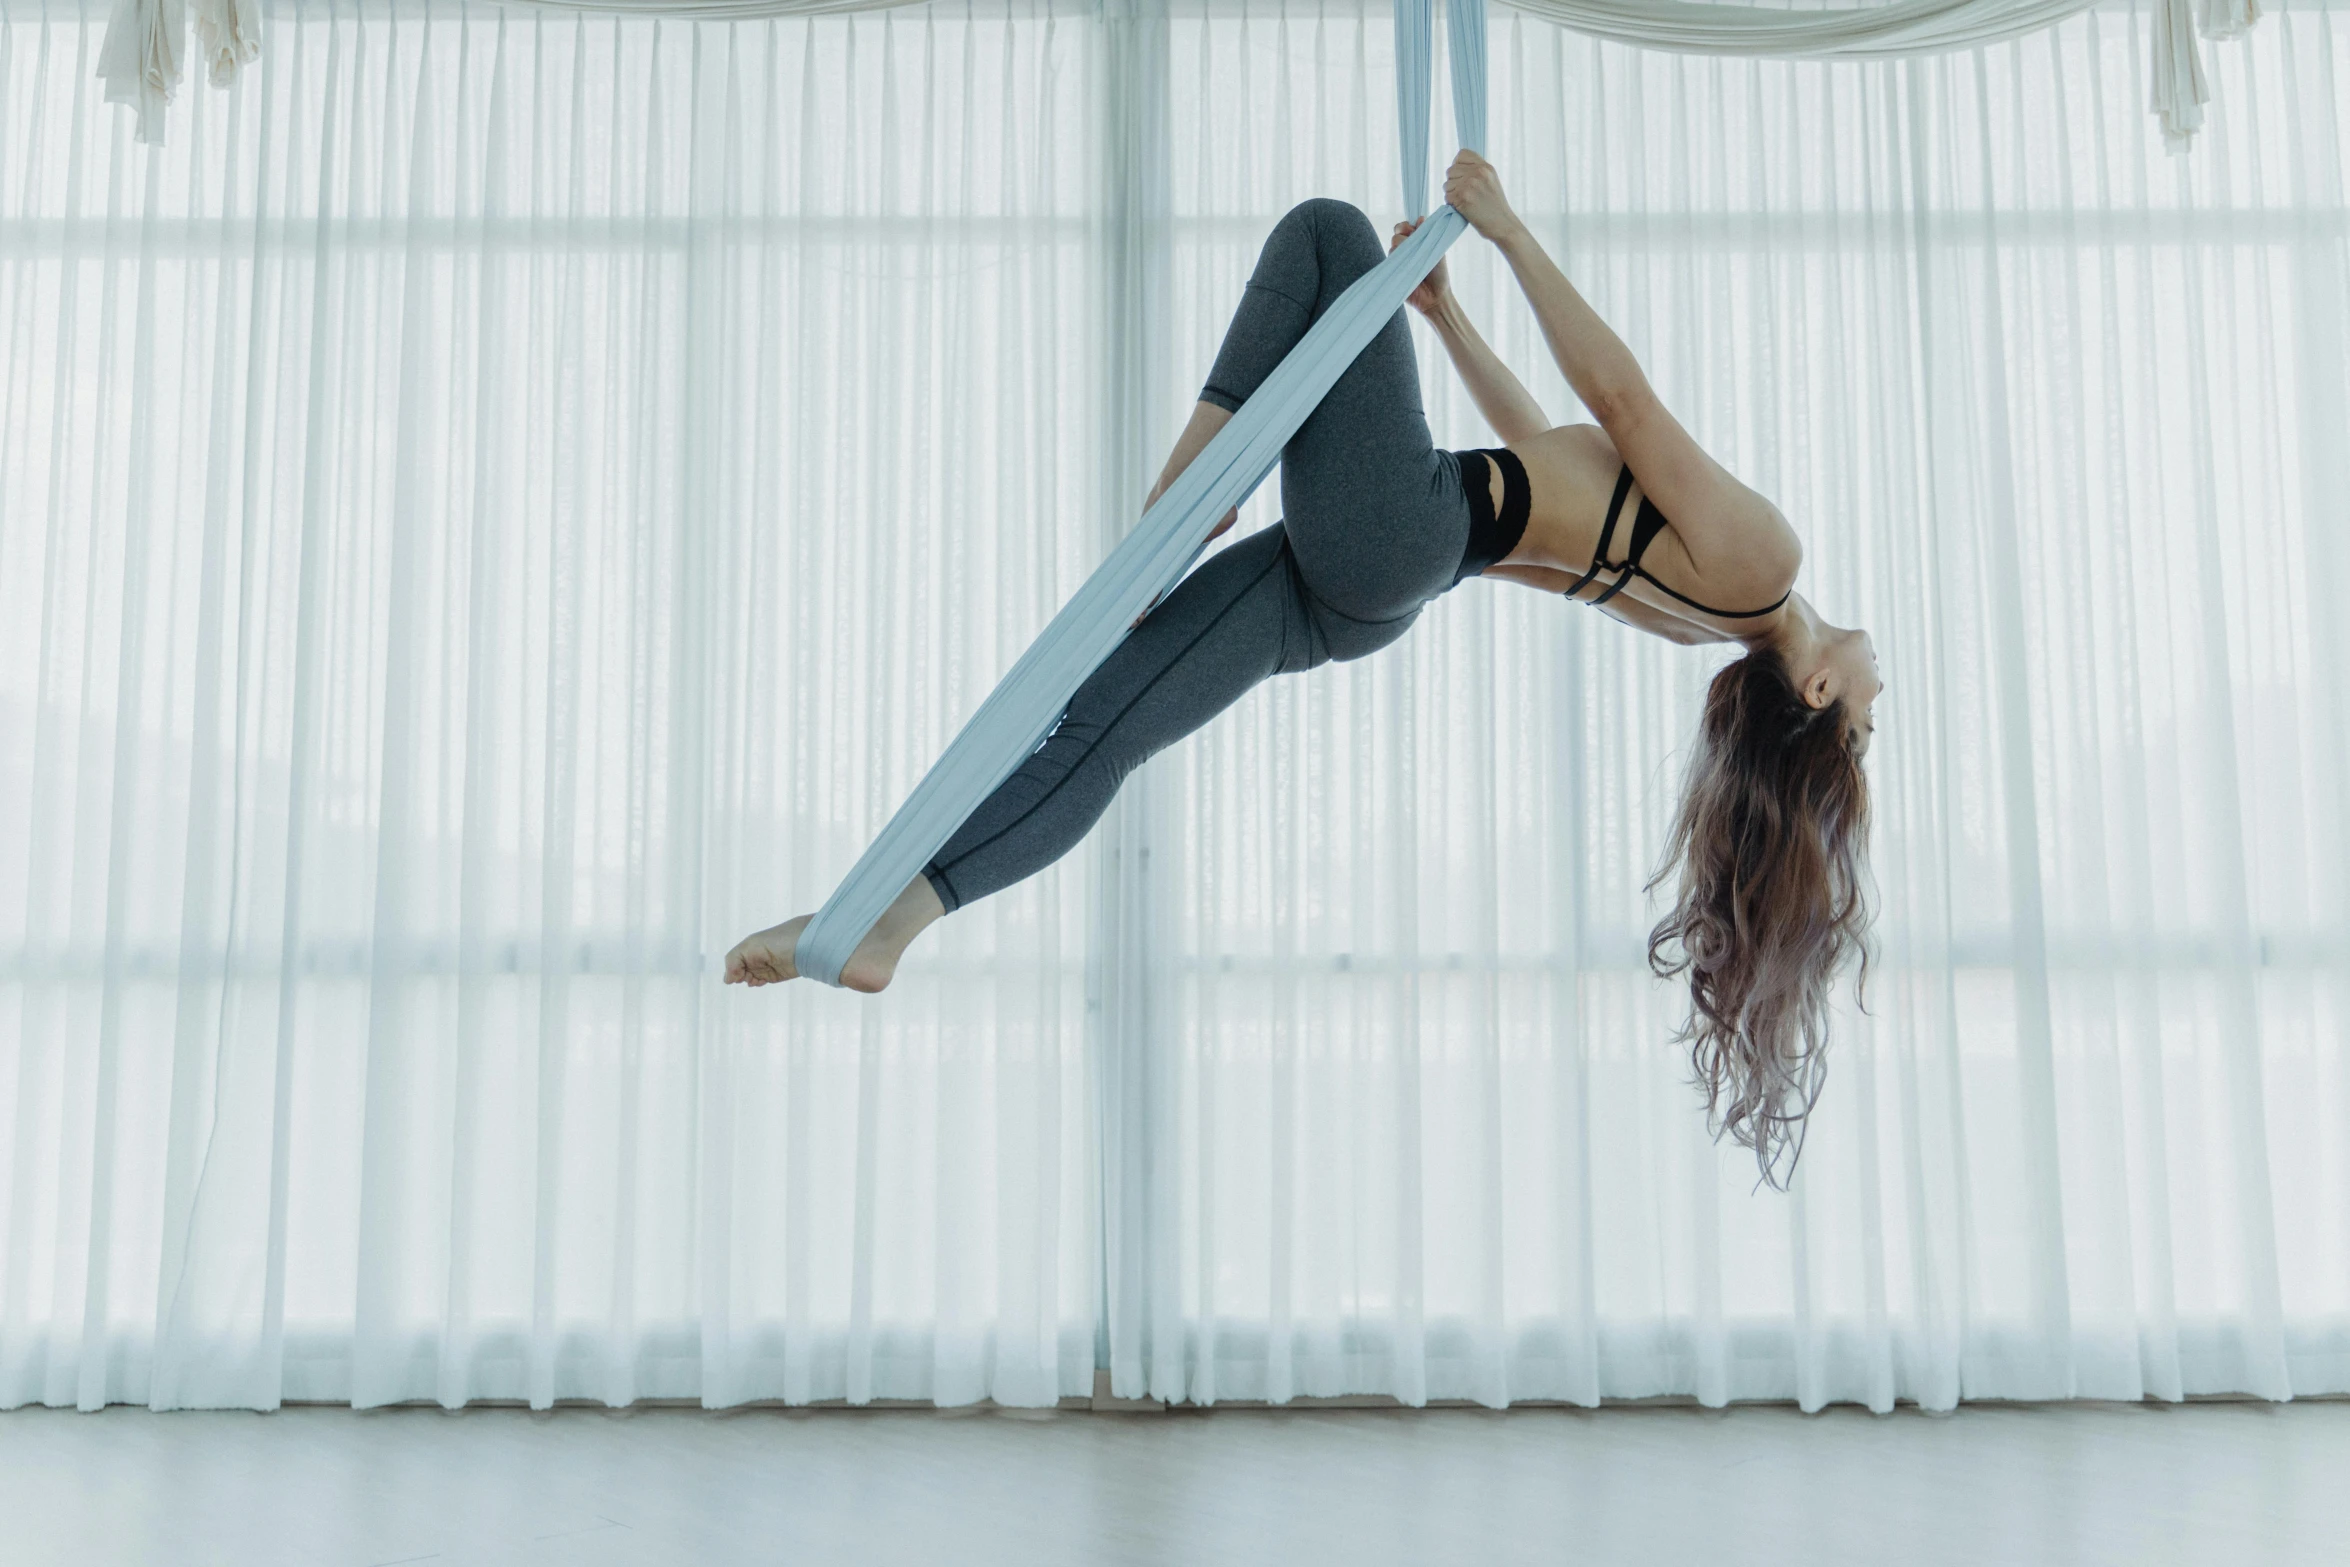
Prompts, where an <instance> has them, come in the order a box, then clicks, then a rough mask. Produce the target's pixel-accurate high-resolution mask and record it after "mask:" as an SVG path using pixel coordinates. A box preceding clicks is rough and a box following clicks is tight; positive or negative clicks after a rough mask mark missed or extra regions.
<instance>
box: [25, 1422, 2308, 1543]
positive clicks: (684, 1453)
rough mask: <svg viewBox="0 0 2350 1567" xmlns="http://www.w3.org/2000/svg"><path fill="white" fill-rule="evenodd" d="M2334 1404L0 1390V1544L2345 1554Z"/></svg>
mask: <svg viewBox="0 0 2350 1567" xmlns="http://www.w3.org/2000/svg"><path fill="white" fill-rule="evenodd" d="M2344 1474H2350V1402H2342V1401H2330V1400H2329V1401H2319V1402H2303V1403H2296V1404H2286V1405H2273V1404H2239V1403H2201V1404H2188V1405H2184V1406H2180V1405H2114V1404H2067V1405H1968V1406H1965V1407H1963V1408H1962V1409H1961V1410H1960V1411H1959V1412H1958V1413H1956V1414H1955V1415H1948V1416H1929V1415H1923V1414H1920V1413H1918V1412H1917V1411H1915V1410H1912V1409H1906V1408H1905V1409H1903V1410H1901V1411H1899V1412H1898V1413H1896V1414H1894V1415H1891V1416H1886V1417H1878V1416H1873V1415H1870V1414H1868V1413H1867V1412H1865V1411H1862V1410H1858V1409H1851V1408H1834V1409H1830V1410H1827V1411H1825V1412H1823V1413H1821V1414H1818V1415H1804V1414H1801V1413H1799V1412H1797V1411H1796V1410H1794V1409H1792V1408H1786V1407H1772V1406H1748V1407H1739V1408H1734V1409H1731V1410H1727V1411H1712V1410H1701V1409H1695V1408H1659V1407H1639V1408H1615V1407H1611V1408H1606V1409H1602V1410H1597V1411H1589V1410H1561V1409H1518V1410H1511V1411H1507V1412H1493V1411H1486V1410H1471V1409H1434V1410H1421V1411H1409V1410H1383V1409H1317V1410H1306V1411H1300V1410H1286V1411H1282V1410H1242V1409H1226V1410H1219V1411H1216V1412H1215V1413H1212V1414H1203V1413H1198V1412H1178V1413H1154V1414H1102V1413H1092V1412H1085V1411H1076V1410H1071V1411H1061V1412H1035V1413H1011V1412H1000V1411H993V1410H972V1411H963V1412H955V1411H928V1410H916V1411H897V1410H890V1411H874V1410H865V1411H842V1410H818V1411H805V1410H793V1411H786V1410H779V1409H748V1410H738V1411H732V1412H726V1413H709V1412H704V1411H700V1410H692V1409H674V1408H646V1409H637V1410H633V1411H627V1412H611V1411H601V1410H591V1409H572V1408H566V1409H561V1410H557V1411H555V1412H553V1413H551V1414H537V1415H534V1414H531V1413H529V1412H527V1411H522V1410H513V1409H473V1410H468V1411H466V1412H463V1413H460V1414H446V1413H442V1412H440V1411H438V1410H430V1409H396V1410H380V1411H375V1412H371V1413H354V1412H352V1411H350V1410H342V1409H325V1408H298V1409H289V1410H285V1411H281V1412H279V1413H277V1414H273V1415H253V1414H175V1415H155V1414H151V1413H148V1412H146V1411H144V1410H139V1409H119V1408H118V1409H109V1410H106V1411H104V1412H102V1413H99V1414H94V1415H82V1414H74V1413H71V1412H67V1411H58V1410H46V1409H23V1410H17V1411H15V1412H13V1413H9V1414H0V1561H5V1562H7V1563H9V1564H11V1567H51V1564H58V1567H63V1564H69V1563H70V1564H75V1567H82V1564H102V1567H116V1564H145V1563H171V1564H173V1567H198V1564H208V1563H220V1564H232V1563H233V1564H236V1567H265V1564H273V1563H302V1564H305V1567H341V1564H346V1563H347V1564H350V1567H383V1564H389V1563H396V1562H398V1563H407V1562H434V1563H516V1564H524V1563H532V1564H535V1563H578V1564H606V1563H611V1564H620V1563H629V1564H635V1563H694V1564H697V1567H732V1564H736V1563H752V1562H757V1563H786V1562H788V1563H801V1562H854V1563H859V1564H863V1563H899V1562H905V1563H914V1562H920V1563H924V1564H931V1563H955V1564H962V1563H999V1562H1001V1563H1033V1564H1048V1563H1049V1564H1059V1563H1086V1564H1097V1563H1126V1562H1146V1563H1156V1562H1168V1563H1177V1562H1180V1563H1193V1562H1212V1563H1255V1562H1265V1563H1273V1562H1279V1563H1284V1564H1287V1563H1309V1562H1315V1563H1318V1562H1330V1563H1340V1562H1344V1563H1368V1562H1412V1563H1451V1562H1462V1563H1479V1564H1484V1563H1515V1562H1574V1563H1612V1562H1625V1563H1635V1562H1636V1563H1640V1564H1643V1567H1678V1564H1682V1563H1700V1562H1703V1563H1708V1564H1712V1563H1719V1562H1726V1561H1727V1562H1736V1563H1738V1564H1740V1567H1754V1564H1762V1563H1781V1562H1784V1563H1796V1562H1801V1563H1805V1564H1808V1567H1819V1564H1824V1563H1846V1562H1851V1563H1860V1562H1867V1563H1872V1564H1875V1563H1901V1564H1931V1563H1954V1564H1955V1563H1965V1564H1967V1567H1977V1564H2000V1567H2006V1564H2026V1563H2042V1562H2046V1563H2065V1564H2068V1567H2086V1564H2100V1563H2113V1564H2116V1567H2120V1564H2125V1563H2126V1564H2129V1567H2154V1564H2160V1563H2170V1562H2180V1563H2185V1562H2194V1563H2199V1564H2208V1563H2222V1564H2232V1563H2239V1562H2240V1563H2247V1564H2250V1563H2259V1564H2263V1567H2266V1564H2277V1567H2286V1564H2301V1563H2311V1564H2320V1563H2332V1562H2343V1561H2350V1545H2346V1544H2345V1543H2344V1542H2345V1540H2346V1539H2350V1536H2346V1535H2345V1534H2344V1531H2343V1525H2342V1522H2341V1518H2340V1513H2339V1494H2340V1493H2339V1489H2338V1487H2339V1482H2340V1480H2341V1477H2342V1476H2343V1475H2344Z"/></svg>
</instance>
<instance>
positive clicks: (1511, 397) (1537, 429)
mask: <svg viewBox="0 0 2350 1567" xmlns="http://www.w3.org/2000/svg"><path fill="white" fill-rule="evenodd" d="M1427 316H1428V324H1429V325H1431V326H1433V327H1435V328H1436V335H1437V336H1438V337H1441V338H1443V339H1444V351H1445V352H1446V353H1448V354H1450V355H1451V356H1452V367H1453V369H1455V370H1456V371H1458V372H1460V377H1461V384H1462V385H1463V386H1466V387H1467V388H1468V389H1469V396H1470V397H1472V398H1474V399H1475V400H1476V403H1477V411H1478V412H1480V413H1482V414H1483V415H1485V422H1486V423H1487V424H1489V425H1491V426H1493V433H1494V434H1495V435H1498V436H1500V437H1501V444H1502V445H1504V446H1513V445H1515V444H1517V443H1518V442H1520V441H1526V440H1531V439H1533V438H1534V437H1535V436H1537V435H1540V434H1541V433H1542V432H1543V431H1545V430H1547V429H1549V428H1550V419H1549V417H1548V416H1547V415H1545V414H1544V413H1543V411H1542V405H1541V404H1540V403H1538V402H1536V401H1535V400H1534V394H1533V393H1531V392H1529V391H1527V390H1526V387H1525V383H1524V382H1522V381H1520V380H1519V379H1518V378H1517V376H1516V375H1514V374H1513V373H1511V370H1510V367H1509V366H1508V365H1505V364H1503V363H1502V362H1501V357H1500V356H1499V355H1498V354H1496V353H1494V351H1493V350H1492V349H1491V348H1490V347H1488V346H1487V345H1486V342H1485V339H1484V338H1483V337H1482V336H1480V335H1479V334H1478V331H1477V324H1476V323H1475V322H1474V321H1471V320H1470V319H1469V313H1468V312H1467V311H1466V310H1464V309H1462V308H1461V302H1460V299H1459V298H1458V296H1456V295H1455V294H1454V293H1453V292H1452V291H1451V290H1450V289H1447V290H1445V292H1444V296H1443V298H1441V299H1439V300H1438V301H1437V302H1436V308H1435V309H1433V310H1430V311H1428V312H1427Z"/></svg>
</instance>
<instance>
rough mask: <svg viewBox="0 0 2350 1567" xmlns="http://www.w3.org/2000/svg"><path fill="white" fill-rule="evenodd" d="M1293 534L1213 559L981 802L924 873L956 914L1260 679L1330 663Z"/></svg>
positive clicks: (1032, 867)
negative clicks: (1303, 591)
mask: <svg viewBox="0 0 2350 1567" xmlns="http://www.w3.org/2000/svg"><path fill="white" fill-rule="evenodd" d="M1298 594H1299V585H1298V580H1297V568H1296V563H1295V562H1294V561H1293V560H1292V558H1291V556H1290V553H1289V541H1288V537H1287V535H1286V534H1285V533H1284V532H1283V530H1282V529H1280V528H1277V527H1275V528H1265V529H1261V530H1260V531H1258V532H1256V533H1253V534H1250V535H1249V536H1248V537H1247V538H1245V539H1243V540H1241V541H1240V542H1239V543H1238V544H1235V545H1233V546H1232V547H1231V548H1229V549H1226V550H1223V551H1221V552H1219V553H1217V554H1215V555H1211V556H1209V557H1208V559H1207V560H1205V561H1204V562H1202V563H1201V564H1200V566H1199V568H1198V569H1197V570H1195V571H1193V572H1192V573H1191V575H1189V576H1187V577H1185V578H1184V579H1183V580H1182V581H1181V582H1179V583H1177V584H1176V585H1175V589H1174V591H1173V592H1171V593H1169V594H1168V595H1167V597H1166V599H1165V601H1164V602H1162V603H1161V604H1160V605H1159V607H1158V608H1156V609H1154V610H1152V611H1151V612H1150V614H1149V615H1147V616H1145V617H1144V618H1143V622H1142V624H1141V625H1139V626H1137V627H1136V628H1135V629H1134V630H1133V631H1132V632H1130V633H1128V635H1127V637H1126V640H1125V641H1124V642H1121V643H1120V644H1119V645H1118V649H1117V651H1116V652H1114V653H1112V654H1111V655H1110V656H1109V657H1108V658H1106V659H1104V660H1103V661H1102V664H1101V667H1100V668H1098V669H1096V670H1095V671H1094V672H1093V673H1092V674H1091V675H1089V676H1087V677H1086V680H1085V683H1084V684H1083V685H1081V686H1079V687H1078V688H1077V694H1076V695H1075V696H1074V697H1072V698H1070V701H1069V706H1068V709H1067V710H1066V711H1065V712H1064V713H1063V714H1062V715H1061V721H1060V723H1059V724H1058V725H1057V726H1056V727H1055V728H1054V730H1053V732H1052V734H1051V735H1049V736H1047V737H1046V739H1045V742H1044V744H1043V745H1042V746H1040V747H1038V748H1037V750H1036V751H1035V752H1034V753H1033V754H1032V755H1030V756H1029V757H1028V759H1027V760H1026V761H1024V762H1022V763H1021V764H1020V766H1019V768H1018V769H1017V770H1016V771H1014V772H1013V773H1012V775H1011V776H1010V777H1009V778H1006V779H1005V780H1004V781H1003V783H1002V784H1000V785H998V786H997V788H996V791H995V792H994V793H993V794H991V795H989V796H988V797H987V799H986V800H985V801H983V802H981V804H980V806H979V809H977V810H976V811H973V812H972V813H971V816H970V818H969V819H968V820H966V821H965V822H964V823H963V825H962V826H961V827H960V828H958V829H957V830H956V832H955V835H954V837H952V838H950V839H948V840H947V842H946V846H945V847H944V848H942V849H940V850H939V851H938V854H937V856H936V857H935V858H933V859H932V860H931V862H930V864H929V865H928V866H927V867H926V868H925V870H924V874H925V875H926V876H927V877H928V878H929V880H930V885H931V886H932V888H933V889H935V890H936V892H937V893H938V897H939V901H940V903H941V904H943V905H944V906H945V907H946V908H947V909H948V910H949V911H952V910H954V909H957V908H960V907H961V906H962V905H964V904H966V903H969V902H971V901H972V900H973V899H975V898H982V897H985V896H986V895H987V894H989V893H991V892H995V891H997V890H998V889H1000V888H1003V887H1008V886H1010V885H1012V883H1014V882H1016V881H1021V880H1023V879H1025V878H1027V877H1030V876H1033V875H1035V874H1036V873H1037V872H1038V871H1040V870H1043V869H1044V868H1045V867H1046V866H1047V865H1050V864H1051V863H1052V862H1053V861H1055V860H1057V859H1059V858H1060V857H1061V856H1062V855H1064V854H1066V853H1068V852H1069V850H1070V849H1072V848H1074V847H1075V846H1076V845H1077V842H1078V840H1079V839H1081V838H1083V837H1084V836H1085V835H1086V833H1087V832H1089V831H1091V830H1092V828H1093V824H1094V823H1095V822H1096V821H1099V820H1100V819H1101V814H1102V812H1103V811H1105V810H1107V809H1108V808H1109V804H1110V799H1111V797H1112V796H1114V795H1115V794H1116V793H1117V792H1118V786H1119V785H1120V784H1122V783H1124V782H1125V781H1126V775H1127V774H1129V773H1131V772H1133V771H1134V769H1135V768H1137V767H1139V766H1141V765H1142V764H1143V763H1144V762H1145V761H1147V760H1149V759H1150V758H1151V757H1153V756H1156V755H1157V754H1158V753H1159V752H1160V751H1162V750H1164V749H1166V748H1167V747H1168V746H1170V745H1172V744H1174V743H1175V742H1176V741H1177V740H1180V739H1182V738H1183V737H1184V736H1185V735H1187V734H1190V733H1191V732H1192V731H1193V730H1195V729H1197V728H1199V727H1200V725H1202V724H1204V723H1206V722H1207V721H1208V720H1209V719H1211V718H1213V717H1215V716H1216V714H1218V713H1220V712H1222V711H1223V710H1224V709H1225V708H1227V707H1230V706H1231V705H1232V704H1233V703H1234V702H1237V701H1239V700H1240V698H1241V696H1242V694H1243V693H1245V692H1246V691H1248V689H1249V688H1250V687H1252V686H1254V685H1255V684H1256V683H1257V682H1258V681H1260V680H1264V679H1267V678H1268V677H1270V676H1272V675H1276V674H1286V673H1292V672H1295V671H1298V670H1304V669H1312V668H1314V667H1315V666H1317V665H1320V664H1324V663H1327V662H1329V659H1330V656H1331V655H1330V650H1329V648H1328V646H1327V645H1326V644H1325V643H1324V642H1323V640H1322V638H1321V636H1320V634H1319V633H1318V632H1317V631H1316V630H1315V629H1314V626H1313V623H1312V621H1311V620H1310V619H1309V617H1308V616H1307V615H1306V614H1305V613H1304V611H1303V606H1302V605H1301V604H1300V603H1299V598H1298Z"/></svg>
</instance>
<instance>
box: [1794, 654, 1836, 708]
mask: <svg viewBox="0 0 2350 1567" xmlns="http://www.w3.org/2000/svg"><path fill="white" fill-rule="evenodd" d="M1835 683H1836V677H1835V676H1834V675H1833V674H1830V673H1829V671H1828V666H1827V665H1826V664H1824V663H1823V664H1820V665H1817V666H1816V667H1814V668H1813V670H1812V672H1811V673H1810V674H1808V675H1805V676H1804V677H1803V683H1802V686H1801V690H1802V692H1803V701H1804V705H1805V706H1806V707H1826V706H1827V705H1828V704H1829V703H1830V702H1832V701H1834V700H1835V699H1836V693H1835V691H1834V690H1833V689H1832V688H1833V687H1834V685H1835Z"/></svg>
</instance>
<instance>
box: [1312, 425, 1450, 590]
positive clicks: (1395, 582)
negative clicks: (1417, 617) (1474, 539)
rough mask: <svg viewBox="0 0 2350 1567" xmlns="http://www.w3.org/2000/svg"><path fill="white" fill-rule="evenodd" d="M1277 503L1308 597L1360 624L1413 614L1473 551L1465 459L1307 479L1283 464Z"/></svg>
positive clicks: (1432, 454) (1394, 457)
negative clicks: (1462, 464) (1463, 474)
mask: <svg viewBox="0 0 2350 1567" xmlns="http://www.w3.org/2000/svg"><path fill="white" fill-rule="evenodd" d="M1281 501H1282V526H1283V527H1284V528H1285V529H1286V530H1287V531H1288V534H1289V545H1290V551H1291V553H1292V554H1293V555H1294V556H1295V557H1296V560H1297V565H1298V573H1299V576H1300V577H1301V579H1302V580H1303V583H1304V586H1305V589H1306V591H1307V593H1308V594H1309V595H1310V596H1311V597H1312V598H1314V599H1315V600H1317V601H1319V603H1321V604H1322V605H1324V606H1327V607H1328V608H1329V609H1331V610H1333V611H1335V612H1336V613H1337V614H1338V615H1339V616H1341V617H1344V619H1345V620H1346V621H1348V622H1351V623H1353V624H1354V625H1357V626H1374V625H1379V624H1382V623H1385V622H1389V621H1394V620H1397V619H1399V618H1402V617H1405V616H1408V615H1410V614H1412V613H1414V612H1415V611H1417V610H1418V608H1419V607H1420V606H1421V605H1422V604H1425V603H1427V602H1428V601H1429V600H1430V599H1432V598H1435V597H1437V596H1438V595H1440V594H1442V593H1443V592H1444V591H1445V590H1446V589H1447V588H1450V587H1451V586H1452V585H1453V581H1454V577H1455V573H1456V572H1457V571H1458V569H1459V567H1460V564H1461V559H1462V554H1463V552H1464V551H1465V550H1466V548H1467V547H1468V542H1469V500H1468V495H1467V492H1466V491H1464V490H1463V489H1462V487H1461V468H1460V459H1459V458H1458V457H1457V456H1456V455H1455V454H1453V453H1451V452H1448V451H1444V450H1441V449H1438V448H1430V449H1429V450H1427V451H1425V452H1422V453H1417V454H1414V453H1408V452H1407V453H1389V454H1384V455H1382V456H1380V457H1378V458H1376V459H1373V460H1367V461H1364V462H1362V463H1359V464H1357V465H1355V466H1354V467H1352V468H1350V469H1346V470H1338V471H1332V470H1329V469H1314V470H1310V471H1307V472H1302V473H1301V472H1299V471H1297V470H1296V468H1295V467H1293V465H1292V464H1291V463H1290V462H1289V461H1288V459H1287V458H1286V456H1285V457H1284V459H1283V461H1282V469H1281Z"/></svg>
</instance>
